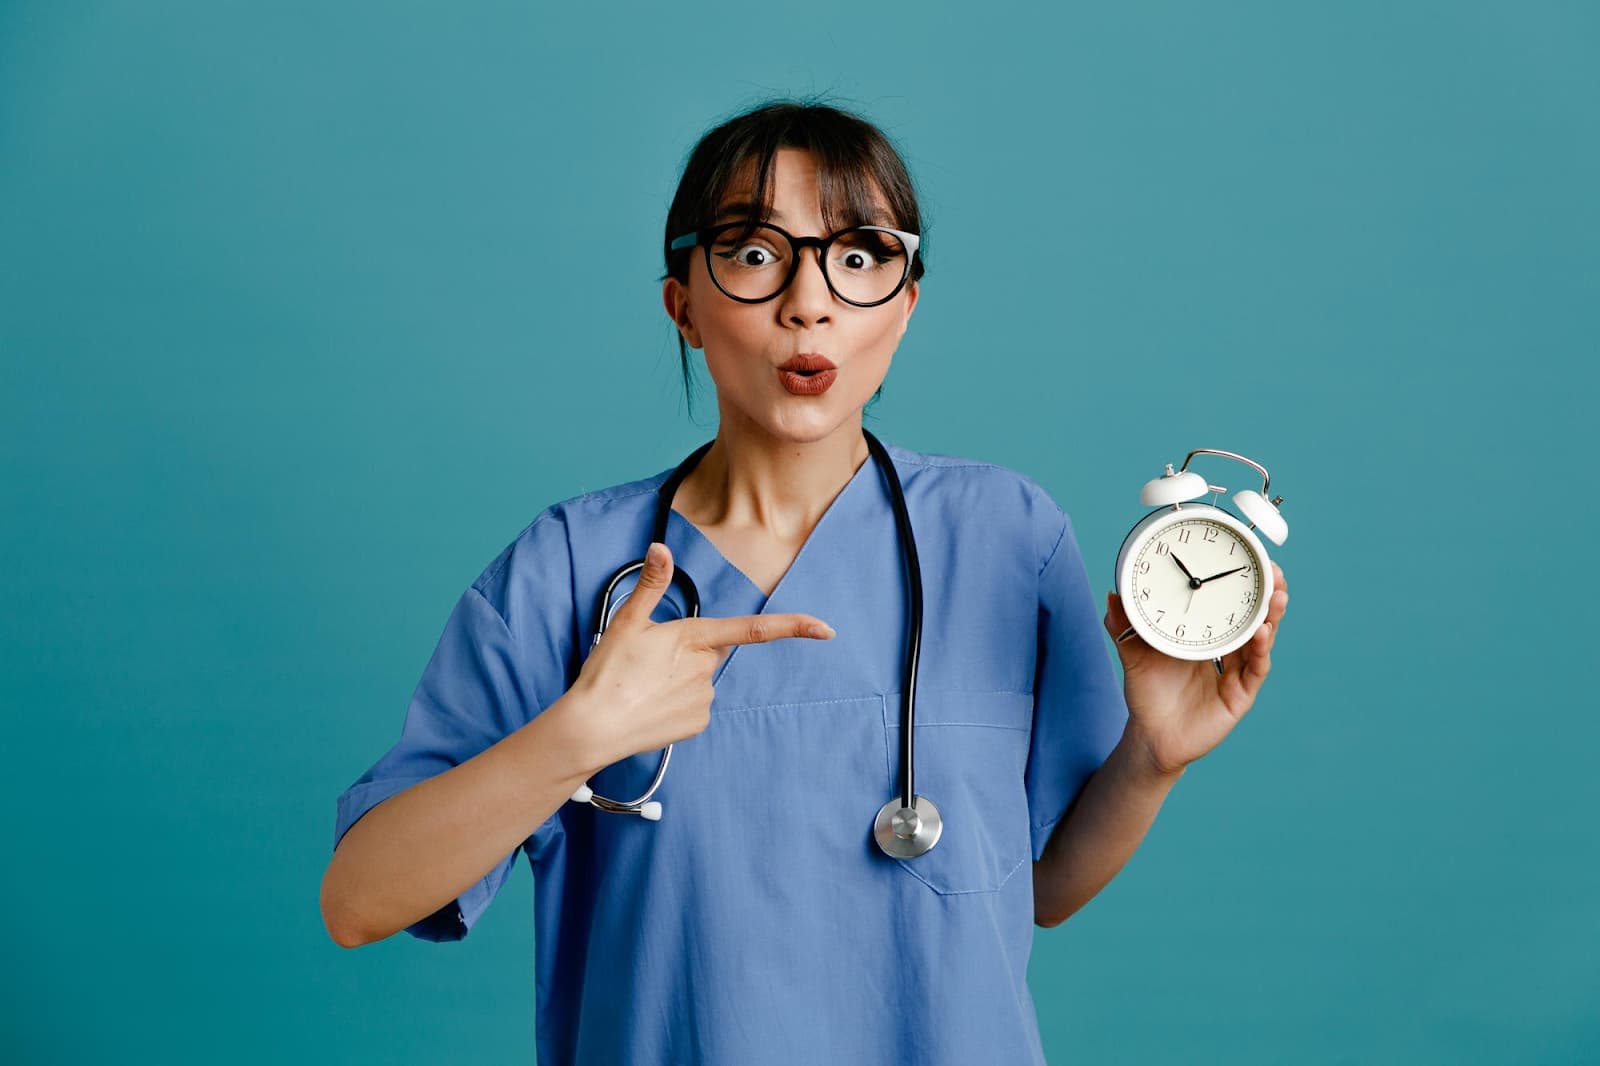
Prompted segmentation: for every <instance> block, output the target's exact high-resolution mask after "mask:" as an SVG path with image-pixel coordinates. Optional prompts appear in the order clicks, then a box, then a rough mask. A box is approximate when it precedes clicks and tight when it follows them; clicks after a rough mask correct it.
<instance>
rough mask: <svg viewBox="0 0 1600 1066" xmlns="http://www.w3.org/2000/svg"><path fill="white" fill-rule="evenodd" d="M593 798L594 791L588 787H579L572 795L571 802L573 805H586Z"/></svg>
mask: <svg viewBox="0 0 1600 1066" xmlns="http://www.w3.org/2000/svg"><path fill="white" fill-rule="evenodd" d="M593 798H594V789H592V788H590V787H589V786H588V785H579V786H578V791H576V792H574V793H573V794H572V802H574V803H588V802H589V801H590V800H591V799H593Z"/></svg>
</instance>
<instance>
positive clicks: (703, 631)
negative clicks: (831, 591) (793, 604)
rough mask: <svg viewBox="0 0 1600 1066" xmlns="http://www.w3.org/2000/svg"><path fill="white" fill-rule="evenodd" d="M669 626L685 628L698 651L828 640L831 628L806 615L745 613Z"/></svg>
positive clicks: (688, 619) (702, 618)
mask: <svg viewBox="0 0 1600 1066" xmlns="http://www.w3.org/2000/svg"><path fill="white" fill-rule="evenodd" d="M670 624H672V625H687V626H689V632H690V636H691V639H693V641H694V643H695V644H696V645H697V646H699V647H702V648H706V649H714V648H725V647H728V646H730V645H734V644H765V643H768V642H770V641H774V640H784V639H787V638H789V637H811V638H813V639H816V640H829V639H831V638H832V637H833V636H834V630H833V627H832V626H830V625H828V623H826V622H824V621H822V619H820V618H817V617H816V616H814V615H809V614H746V615H736V616H734V617H732V618H707V617H705V616H701V617H699V618H680V619H678V620H677V621H676V622H673V623H670Z"/></svg>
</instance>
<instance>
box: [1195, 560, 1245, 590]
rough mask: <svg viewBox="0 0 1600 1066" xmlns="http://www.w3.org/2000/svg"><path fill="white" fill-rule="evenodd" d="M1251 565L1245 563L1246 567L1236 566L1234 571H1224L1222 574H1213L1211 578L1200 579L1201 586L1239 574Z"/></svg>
mask: <svg viewBox="0 0 1600 1066" xmlns="http://www.w3.org/2000/svg"><path fill="white" fill-rule="evenodd" d="M1249 565H1250V564H1249V563H1245V564H1244V566H1236V567H1234V568H1233V569H1232V570H1224V571H1223V572H1222V573H1220V574H1212V575H1211V576H1210V577H1203V578H1201V579H1200V584H1202V585H1204V584H1205V583H1206V582H1207V581H1215V580H1216V579H1217V578H1219V577H1227V576H1228V575H1229V574H1237V573H1238V572H1239V571H1241V570H1243V569H1244V568H1245V567H1246V566H1249Z"/></svg>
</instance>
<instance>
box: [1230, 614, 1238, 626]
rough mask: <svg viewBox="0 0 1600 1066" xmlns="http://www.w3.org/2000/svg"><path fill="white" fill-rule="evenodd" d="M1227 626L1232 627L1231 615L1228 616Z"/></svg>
mask: <svg viewBox="0 0 1600 1066" xmlns="http://www.w3.org/2000/svg"><path fill="white" fill-rule="evenodd" d="M1235 613H1237V612H1235ZM1228 624H1229V625H1230V626H1231V625H1233V615H1231V614H1230V615H1229V616H1228Z"/></svg>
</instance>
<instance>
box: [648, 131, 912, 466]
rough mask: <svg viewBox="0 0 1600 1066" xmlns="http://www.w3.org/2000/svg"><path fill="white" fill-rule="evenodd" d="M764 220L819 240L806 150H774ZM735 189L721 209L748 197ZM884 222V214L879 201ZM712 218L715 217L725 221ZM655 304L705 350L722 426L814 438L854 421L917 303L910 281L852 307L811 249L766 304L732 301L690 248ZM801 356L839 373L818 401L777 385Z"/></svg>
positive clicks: (819, 223)
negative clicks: (869, 303)
mask: <svg viewBox="0 0 1600 1066" xmlns="http://www.w3.org/2000/svg"><path fill="white" fill-rule="evenodd" d="M770 180H771V182H772V188H773V196H772V213H771V214H770V215H769V216H768V218H767V221H770V222H772V223H774V224H776V225H778V226H781V227H783V228H784V229H785V230H787V231H788V232H790V233H792V234H794V235H795V236H796V237H811V236H815V237H825V236H827V234H826V232H824V230H823V228H822V226H823V222H822V207H821V203H820V200H819V197H818V189H817V170H816V163H815V161H814V160H813V159H812V157H811V153H809V152H806V151H803V150H800V149H795V148H782V149H779V150H778V153H777V155H776V156H775V157H774V159H773V170H772V175H771V179H770ZM750 198H751V197H750V195H749V190H748V189H744V190H738V189H736V190H734V191H733V192H732V193H730V195H729V196H728V197H727V198H726V199H725V201H724V202H725V203H737V202H740V201H748V200H749V199H750ZM878 204H879V206H880V208H882V211H883V221H884V222H886V223H887V222H889V220H890V218H891V216H890V214H889V212H888V209H887V207H886V206H885V205H884V203H883V200H882V198H881V197H879V198H878ZM734 217H738V216H729V217H728V218H727V219H724V218H723V217H721V216H719V217H718V218H717V220H716V221H718V222H721V221H725V220H731V219H732V218H734ZM662 299H663V302H664V303H665V305H666V308H667V314H669V315H671V316H672V319H673V321H674V322H675V323H676V324H677V326H678V329H679V331H680V332H681V333H682V334H683V337H684V340H685V341H687V342H688V344H689V346H690V347H692V348H700V349H703V350H704V351H705V359H706V369H707V370H708V371H709V372H710V374H711V379H712V381H713V382H715V383H716V388H717V407H718V408H719V410H720V412H721V415H722V421H723V424H724V425H725V426H726V425H728V424H729V423H730V422H732V423H738V424H739V425H740V428H742V429H756V430H759V431H761V432H763V433H765V434H767V435H769V436H771V437H774V438H777V439H779V440H785V441H794V442H797V443H799V442H810V441H816V440H821V439H823V438H825V437H827V436H828V435H829V434H831V433H833V432H835V431H836V430H838V429H839V428H840V427H841V426H846V425H848V426H850V427H852V428H853V427H856V426H859V425H860V414H861V409H862V408H863V407H864V406H865V405H866V402H867V401H868V400H869V399H871V398H872V394H873V393H874V392H876V391H877V388H878V386H879V385H880V384H882V383H883V379H884V376H885V375H886V374H888V372H889V361H890V360H891V359H892V358H893V356H894V350H895V348H896V347H898V346H899V344H900V338H901V337H902V336H903V335H904V334H905V331H906V325H907V323H908V322H910V320H911V311H912V308H914V307H915V306H916V303H917V283H916V282H914V281H908V282H906V285H905V287H904V288H903V289H901V290H900V292H899V293H897V294H896V295H895V297H894V299H892V300H890V301H889V302H887V303H884V304H880V305H878V306H877V307H856V306H854V305H853V304H848V303H845V302H844V301H843V300H840V299H838V298H836V297H835V296H834V295H833V293H832V291H830V290H829V288H828V283H827V282H826V281H824V280H823V277H822V268H821V266H820V264H819V263H818V261H817V252H816V249H814V248H807V249H804V250H802V251H801V252H800V267H799V271H798V273H796V274H795V277H794V280H793V281H792V282H790V284H789V287H788V288H786V289H784V290H783V292H781V293H779V294H778V295H777V296H775V297H774V298H772V299H771V300H768V301H767V302H766V303H759V304H746V303H740V302H739V301H737V300H733V299H730V298H729V297H728V296H726V295H725V294H724V293H723V292H722V291H721V290H720V289H718V288H717V286H716V283H715V282H713V281H712V280H711V278H710V277H709V276H708V275H707V273H706V261H705V255H704V253H703V252H701V251H700V249H699V248H698V247H697V248H696V249H695V254H694V255H692V256H691V257H690V266H689V281H688V284H687V285H685V284H684V283H682V282H680V281H678V279H676V278H668V279H667V280H666V281H665V282H664V283H663V285H662ZM801 353H816V354H820V355H823V356H826V357H827V358H828V359H830V360H831V361H832V362H833V364H834V366H836V367H837V368H838V371H837V376H836V377H835V379H834V382H833V384H832V386H830V387H829V388H828V390H827V391H826V392H823V393H821V394H820V395H816V396H797V395H794V394H792V393H790V392H789V391H788V390H787V389H785V388H784V386H783V381H782V379H781V378H780V377H779V374H778V370H777V368H778V367H779V366H781V365H782V364H784V363H785V362H787V361H788V360H789V359H790V358H792V357H793V356H795V355H799V354H801Z"/></svg>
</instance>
